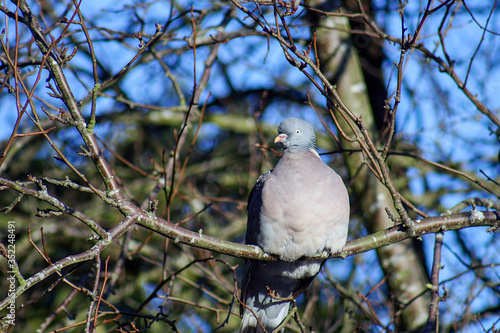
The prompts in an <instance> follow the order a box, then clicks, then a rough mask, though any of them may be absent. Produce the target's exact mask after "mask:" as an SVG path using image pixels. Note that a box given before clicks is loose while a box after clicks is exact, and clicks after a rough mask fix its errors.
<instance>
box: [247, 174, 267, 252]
mask: <svg viewBox="0 0 500 333" xmlns="http://www.w3.org/2000/svg"><path fill="white" fill-rule="evenodd" d="M271 172H272V170H269V171H268V172H266V173H264V174H262V175H261V176H260V177H259V178H258V179H257V182H256V183H255V186H254V187H253V188H252V191H250V195H249V196H248V205H247V213H248V220H247V233H246V236H245V244H252V245H258V244H257V239H258V236H259V233H260V208H261V206H262V188H263V187H264V183H265V182H266V179H267V178H268V177H269V175H270V174H271Z"/></svg>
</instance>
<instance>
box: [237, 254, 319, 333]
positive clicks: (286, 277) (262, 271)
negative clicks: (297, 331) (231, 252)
mask: <svg viewBox="0 0 500 333" xmlns="http://www.w3.org/2000/svg"><path fill="white" fill-rule="evenodd" d="M320 267H321V262H295V263H285V262H280V261H275V262H261V261H252V260H248V261H247V262H246V264H245V269H244V272H243V284H242V301H243V303H244V304H245V306H242V308H241V314H242V316H243V318H242V321H241V326H240V333H252V332H259V333H261V332H268V333H271V332H273V331H274V330H275V329H276V328H277V327H278V326H279V325H280V324H281V323H282V322H283V320H284V319H285V318H286V316H287V315H288V311H289V309H290V299H291V298H292V297H294V298H295V297H298V296H299V295H300V293H301V292H302V291H304V290H305V289H306V288H307V286H308V285H309V284H310V283H311V281H312V280H313V279H314V277H315V275H316V274H317V273H318V271H319V269H320ZM270 291H271V292H272V293H273V296H271V295H270ZM264 329H265V331H264ZM284 330H285V329H284V328H283V329H281V330H280V332H284Z"/></svg>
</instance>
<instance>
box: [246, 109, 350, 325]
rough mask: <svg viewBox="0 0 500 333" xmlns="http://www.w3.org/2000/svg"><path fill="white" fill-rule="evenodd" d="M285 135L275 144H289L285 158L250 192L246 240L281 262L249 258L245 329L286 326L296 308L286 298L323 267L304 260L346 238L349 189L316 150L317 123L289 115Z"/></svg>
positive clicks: (283, 125)
mask: <svg viewBox="0 0 500 333" xmlns="http://www.w3.org/2000/svg"><path fill="white" fill-rule="evenodd" d="M278 133H279V135H278V136H277V137H276V139H275V142H280V144H281V145H282V146H283V148H284V151H283V155H282V157H281V159H280V160H279V162H278V163H277V164H276V166H275V168H274V169H273V170H272V171H268V172H266V173H265V174H263V175H262V176H260V177H259V179H258V180H257V183H256V185H255V186H254V188H253V189H252V191H251V193H250V196H249V198H248V222H247V233H246V240H245V242H246V243H247V244H253V245H258V246H259V247H261V248H262V250H263V251H265V252H267V253H270V254H273V255H276V256H278V257H279V258H280V259H281V260H282V261H275V262H262V261H255V260H247V261H246V263H245V268H244V272H243V283H242V287H241V289H242V300H243V302H244V303H245V304H246V307H242V308H241V313H242V315H243V319H242V322H241V326H240V333H248V332H264V331H263V330H262V327H261V326H260V324H262V325H263V326H264V328H265V329H266V331H267V332H272V331H273V330H274V329H275V328H276V327H277V326H279V324H280V323H281V322H282V321H283V319H284V318H285V317H286V315H287V314H288V310H289V306H290V301H289V300H283V298H288V299H289V298H290V297H294V298H296V297H298V296H299V295H300V294H301V293H302V292H303V291H304V290H305V289H306V288H307V287H308V285H309V284H310V283H311V281H312V280H313V279H314V277H315V276H316V275H317V274H318V272H319V271H320V269H321V266H322V264H323V262H322V261H320V260H316V261H307V260H299V259H301V258H303V257H312V256H315V255H318V254H324V253H335V252H338V251H340V250H341V249H342V247H343V246H344V244H345V241H346V238H347V229H348V223H349V198H348V194H347V190H346V188H345V185H344V183H343V181H342V179H341V178H340V176H339V175H337V173H335V171H333V170H332V169H331V168H330V167H328V166H327V165H326V164H325V163H324V162H323V161H322V160H321V158H320V157H319V155H318V153H317V152H316V139H315V134H314V129H313V127H312V126H311V124H309V123H308V122H306V121H304V120H301V119H298V118H288V119H286V120H284V121H283V122H281V124H280V125H279V126H278ZM268 290H271V291H274V292H275V294H277V295H279V298H280V299H277V298H275V297H272V296H270V295H269V292H268ZM252 312H253V313H252ZM257 318H258V320H257ZM258 322H260V324H259V323H258ZM280 331H281V332H283V331H284V329H282V330H280Z"/></svg>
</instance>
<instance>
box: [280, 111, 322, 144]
mask: <svg viewBox="0 0 500 333" xmlns="http://www.w3.org/2000/svg"><path fill="white" fill-rule="evenodd" d="M278 133H279V135H278V136H277V137H276V138H275V139H274V142H275V143H276V142H279V143H280V144H281V145H282V146H283V149H284V150H285V151H298V150H314V151H316V135H315V134H314V129H313V127H312V125H311V124H309V123H308V122H307V121H305V120H302V119H299V118H287V119H285V120H283V121H282V122H281V123H280V124H279V126H278Z"/></svg>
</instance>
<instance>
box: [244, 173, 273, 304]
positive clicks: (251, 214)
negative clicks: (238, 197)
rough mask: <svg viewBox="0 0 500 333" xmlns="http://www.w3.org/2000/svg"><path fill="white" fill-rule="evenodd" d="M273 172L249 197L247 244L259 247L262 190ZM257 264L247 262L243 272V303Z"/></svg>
mask: <svg viewBox="0 0 500 333" xmlns="http://www.w3.org/2000/svg"><path fill="white" fill-rule="evenodd" d="M271 171H272V170H269V171H268V172H266V173H264V174H262V175H261V176H260V177H259V178H258V179H257V182H256V183H255V186H254V187H253V188H252V190H251V191H250V194H249V195H248V205H247V213H248V220H247V233H246V236H245V244H252V245H257V239H258V236H259V232H260V216H259V215H260V206H261V205H262V188H263V187H264V183H265V182H266V179H267V177H269V175H270V174H271ZM254 264H255V262H254V261H252V260H248V259H246V260H245V268H244V270H243V279H242V286H241V293H242V295H241V296H242V301H243V303H245V302H246V296H247V288H248V283H249V282H250V277H251V276H252V273H253V269H254ZM243 309H244V308H243V307H241V313H243Z"/></svg>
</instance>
